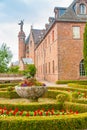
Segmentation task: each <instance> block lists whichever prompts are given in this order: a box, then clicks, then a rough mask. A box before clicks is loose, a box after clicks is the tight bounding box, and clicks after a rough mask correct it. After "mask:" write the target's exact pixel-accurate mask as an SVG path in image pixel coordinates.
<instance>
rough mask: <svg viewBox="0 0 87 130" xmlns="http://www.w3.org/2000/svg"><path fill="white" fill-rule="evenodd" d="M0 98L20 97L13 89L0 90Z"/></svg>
mask: <svg viewBox="0 0 87 130" xmlns="http://www.w3.org/2000/svg"><path fill="white" fill-rule="evenodd" d="M0 98H20V97H19V96H18V94H17V93H16V92H15V91H0Z"/></svg>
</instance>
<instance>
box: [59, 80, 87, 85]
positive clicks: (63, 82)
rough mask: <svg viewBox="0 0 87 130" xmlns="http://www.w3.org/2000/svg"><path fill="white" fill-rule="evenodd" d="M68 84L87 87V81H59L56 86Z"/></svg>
mask: <svg viewBox="0 0 87 130" xmlns="http://www.w3.org/2000/svg"><path fill="white" fill-rule="evenodd" d="M68 83H77V84H82V85H87V80H58V81H56V84H68Z"/></svg>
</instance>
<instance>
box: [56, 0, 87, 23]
mask: <svg viewBox="0 0 87 130" xmlns="http://www.w3.org/2000/svg"><path fill="white" fill-rule="evenodd" d="M77 1H78V0H74V1H73V2H72V4H71V5H70V6H69V7H68V8H67V9H66V11H65V12H64V14H63V15H61V16H60V17H59V18H58V19H57V20H58V21H78V22H86V20H87V15H82V14H81V15H80V14H76V12H75V9H74V6H75V4H76V2H77Z"/></svg>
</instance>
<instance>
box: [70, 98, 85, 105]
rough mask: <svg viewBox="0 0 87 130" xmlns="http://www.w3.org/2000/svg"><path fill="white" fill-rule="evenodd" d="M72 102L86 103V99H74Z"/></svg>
mask: <svg viewBox="0 0 87 130" xmlns="http://www.w3.org/2000/svg"><path fill="white" fill-rule="evenodd" d="M73 102H76V103H82V104H87V99H74V100H73Z"/></svg>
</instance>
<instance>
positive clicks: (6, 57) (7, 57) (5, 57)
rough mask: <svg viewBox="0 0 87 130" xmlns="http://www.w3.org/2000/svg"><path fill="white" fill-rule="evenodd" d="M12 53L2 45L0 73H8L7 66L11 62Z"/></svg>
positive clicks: (0, 49)
mask: <svg viewBox="0 0 87 130" xmlns="http://www.w3.org/2000/svg"><path fill="white" fill-rule="evenodd" d="M11 58H12V53H11V51H10V49H9V47H7V45H6V44H4V43H3V44H2V46H1V48H0V73H5V72H7V71H8V64H9V62H10V61H11Z"/></svg>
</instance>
